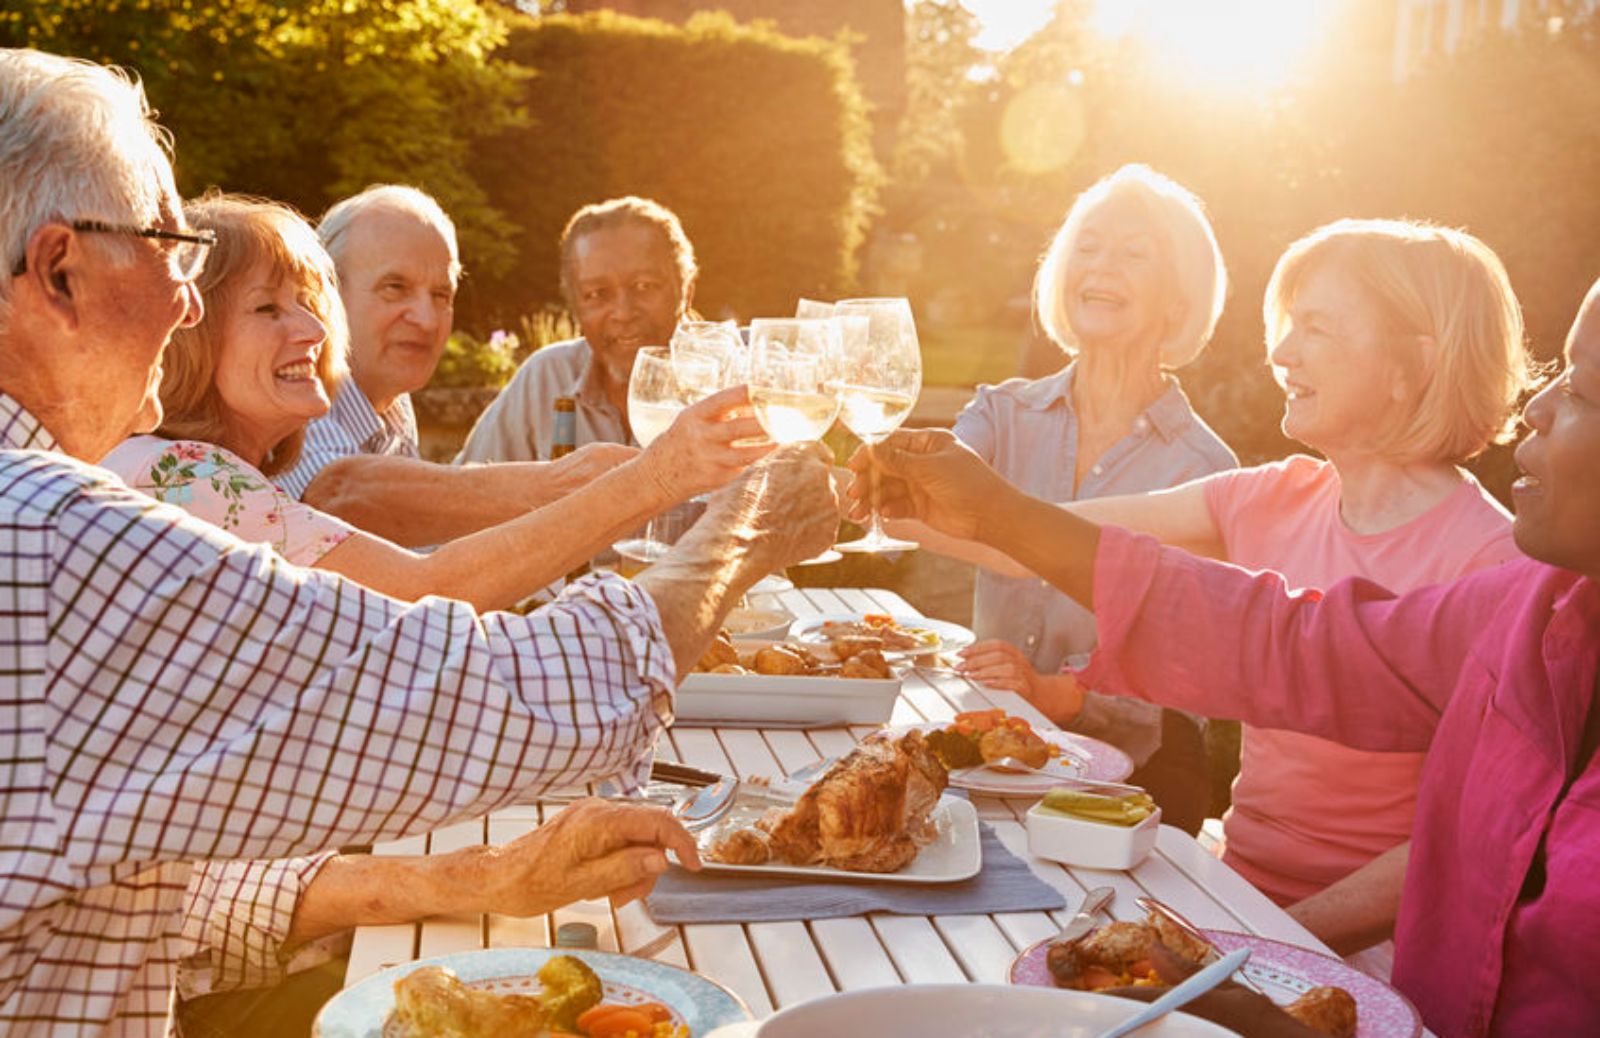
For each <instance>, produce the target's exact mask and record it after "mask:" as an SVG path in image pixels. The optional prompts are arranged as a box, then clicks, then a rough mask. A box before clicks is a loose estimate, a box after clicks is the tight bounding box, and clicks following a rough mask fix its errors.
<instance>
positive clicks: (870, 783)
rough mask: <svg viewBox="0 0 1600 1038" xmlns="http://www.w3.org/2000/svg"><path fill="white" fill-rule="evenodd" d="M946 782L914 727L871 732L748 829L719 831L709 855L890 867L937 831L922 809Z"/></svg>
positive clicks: (733, 860)
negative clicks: (897, 732)
mask: <svg viewBox="0 0 1600 1038" xmlns="http://www.w3.org/2000/svg"><path fill="white" fill-rule="evenodd" d="M947 784H948V778H947V776H946V773H945V768H944V765H943V764H941V763H939V758H938V757H936V756H934V754H933V751H932V750H931V749H929V747H928V743H927V740H926V739H924V738H923V736H922V733H920V732H915V731H913V732H907V733H906V734H904V735H901V736H899V737H897V738H891V737H888V736H872V737H869V738H868V739H866V740H865V741H863V742H862V743H861V744H860V745H859V746H857V747H856V748H855V749H854V750H852V751H851V752H850V754H849V756H847V757H845V758H843V759H842V760H840V761H839V762H838V763H836V764H835V765H833V767H831V768H829V769H828V770H827V771H826V772H824V773H823V774H822V777H821V778H819V779H817V781H816V782H814V783H812V784H811V786H810V788H808V789H807V790H806V791H805V792H804V793H803V794H801V796H800V799H799V800H798V801H797V802H796V803H795V804H794V805H793V806H792V807H779V808H773V809H771V810H769V811H768V812H767V813H766V814H765V815H763V816H762V817H761V818H760V819H758V820H757V821H756V823H755V827H754V829H751V828H748V827H746V828H740V829H734V830H732V831H730V832H726V833H723V834H722V835H720V836H719V837H718V838H717V839H716V840H714V841H713V842H712V844H711V846H710V848H709V853H710V856H711V857H712V858H713V859H714V860H716V861H721V862H726V863H728V864H732V865H760V864H765V863H766V862H769V861H781V862H786V863H788V864H791V865H825V866H829V867H831V868H836V869H849V870H851V871H854V872H894V871H895V870H897V869H900V868H903V867H904V866H906V865H908V864H910V862H911V860H912V859H913V858H915V857H916V856H917V851H918V850H919V849H920V848H921V847H922V846H923V845H925V844H927V843H928V842H930V841H931V840H932V839H933V838H934V837H935V836H936V835H937V830H936V828H935V826H934V824H933V822H932V820H931V819H930V815H931V814H932V813H933V809H934V806H935V805H937V804H938V802H939V795H940V794H941V793H943V792H944V788H945V786H946V785H947Z"/></svg>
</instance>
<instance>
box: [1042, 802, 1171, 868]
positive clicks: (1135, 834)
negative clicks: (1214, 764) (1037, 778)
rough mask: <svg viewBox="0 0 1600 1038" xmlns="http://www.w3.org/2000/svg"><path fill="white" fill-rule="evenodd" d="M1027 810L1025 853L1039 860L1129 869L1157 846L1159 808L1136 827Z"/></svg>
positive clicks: (1086, 866) (1050, 812) (1051, 812)
mask: <svg viewBox="0 0 1600 1038" xmlns="http://www.w3.org/2000/svg"><path fill="white" fill-rule="evenodd" d="M1043 803H1044V802H1043V801H1040V802H1039V803H1037V804H1034V805H1033V806H1032V807H1030V808H1028V850H1030V851H1032V852H1033V854H1034V855H1036V856H1037V857H1040V858H1049V859H1050V860H1051V861H1059V862H1065V863H1066V864H1068V865H1079V866H1082V867H1083V868H1090V869H1131V868H1133V867H1134V866H1135V865H1137V864H1139V863H1140V862H1141V861H1143V860H1144V856H1145V855H1147V854H1149V853H1150V848H1152V847H1154V846H1155V845H1156V830H1157V828H1158V827H1159V826H1160V825H1161V809H1160V808H1159V807H1158V808H1156V809H1155V811H1154V813H1152V814H1151V815H1150V817H1149V818H1146V819H1145V820H1144V821H1142V822H1140V823H1139V824H1138V825H1110V824H1107V823H1105V822H1092V821H1090V820H1088V819H1087V818H1073V817H1071V816H1070V815H1063V814H1057V813H1056V812H1054V811H1046V810H1044V809H1043Z"/></svg>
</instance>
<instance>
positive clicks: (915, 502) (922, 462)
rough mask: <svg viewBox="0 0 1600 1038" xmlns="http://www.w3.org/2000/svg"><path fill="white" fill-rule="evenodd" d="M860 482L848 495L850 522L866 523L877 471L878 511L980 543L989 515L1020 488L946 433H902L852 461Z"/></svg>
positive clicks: (925, 430) (911, 431) (853, 457)
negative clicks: (853, 520) (859, 521)
mask: <svg viewBox="0 0 1600 1038" xmlns="http://www.w3.org/2000/svg"><path fill="white" fill-rule="evenodd" d="M850 468H851V470H852V471H854V472H855V474H856V478H855V480H854V482H852V483H851V485H850V489H849V491H848V495H849V497H850V500H851V505H850V511H849V516H850V518H851V519H856V518H865V516H866V513H867V502H868V500H869V495H870V493H871V478H872V475H873V470H874V469H875V470H876V473H877V477H878V493H879V499H878V501H879V511H880V512H881V513H882V514H883V515H884V516H886V517H889V518H892V519H920V520H922V521H923V522H925V523H927V524H928V525H929V526H932V527H933V528H934V529H936V530H938V531H940V532H941V533H946V534H949V535H950V536H952V537H960V538H963V539H966V540H973V539H976V537H977V535H978V531H979V528H980V527H981V525H982V522H983V519H984V517H985V515H986V514H992V513H993V511H994V509H995V508H996V506H997V504H998V503H999V502H1001V501H1002V500H1004V498H1005V497H1006V496H1008V495H1012V494H1015V493H1016V490H1015V488H1013V487H1012V486H1011V484H1009V483H1007V482H1006V481H1005V480H1004V479H1003V478H1001V477H1000V475H999V474H998V473H996V472H995V471H994V470H993V469H991V468H990V467H989V466H988V465H987V464H985V463H984V461H983V459H982V458H980V457H978V456H977V455H976V454H974V453H973V451H972V449H971V448H969V447H968V446H967V445H966V444H964V443H962V442H961V441H960V440H958V439H956V438H955V436H954V435H952V434H951V433H950V432H948V431H946V430H944V429H912V430H901V431H900V432H896V433H894V434H892V435H891V436H890V437H889V438H888V439H886V440H884V441H883V442H882V443H880V444H878V445H876V446H874V447H871V448H867V447H863V448H861V449H860V450H858V451H856V453H855V454H854V455H853V456H852V457H851V458H850Z"/></svg>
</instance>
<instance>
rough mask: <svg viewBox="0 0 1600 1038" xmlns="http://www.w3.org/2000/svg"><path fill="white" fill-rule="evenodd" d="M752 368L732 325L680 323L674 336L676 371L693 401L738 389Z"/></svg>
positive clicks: (699, 322)
mask: <svg viewBox="0 0 1600 1038" xmlns="http://www.w3.org/2000/svg"><path fill="white" fill-rule="evenodd" d="M749 366H750V363H749V351H748V350H746V349H745V345H744V340H743V339H742V338H740V337H739V326H738V325H737V324H735V323H734V322H732V321H680V322H678V327H677V329H676V330H674V331H673V333H672V368H673V372H674V374H676V375H677V377H678V385H679V387H680V388H681V389H682V390H683V394H684V397H685V399H687V400H689V401H694V400H700V399H702V398H704V397H708V396H710V395H711V394H712V393H715V392H716V391H717V390H719V389H726V388H728V387H729V386H737V385H738V384H740V383H741V382H743V381H744V379H745V373H746V372H747V371H748V370H749Z"/></svg>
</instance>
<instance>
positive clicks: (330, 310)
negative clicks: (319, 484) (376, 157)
mask: <svg viewBox="0 0 1600 1038" xmlns="http://www.w3.org/2000/svg"><path fill="white" fill-rule="evenodd" d="M186 214H187V216H188V219H189V221H190V222H191V223H192V224H194V226H196V227H200V228H204V229H207V230H211V231H214V232H216V235H217V244H216V245H215V246H214V247H213V249H212V250H211V256H210V258H209V261H208V262H207V264H206V269H205V271H204V272H203V273H202V275H201V277H200V279H199V289H200V294H201V297H202V299H203V300H204V301H205V306H206V313H205V317H204V318H203V319H202V320H201V321H200V323H199V324H197V325H195V326H194V327H192V328H186V329H180V330H179V331H178V332H177V333H176V334H175V335H174V336H173V341H172V345H171V346H170V347H168V349H167V352H166V356H165V360H164V369H165V370H164V374H163V376H162V382H161V399H162V404H163V407H164V410H165V412H166V417H165V419H164V421H163V423H162V426H161V428H160V430H159V431H158V433H157V435H154V436H138V437H134V438H133V439H131V440H128V441H126V442H124V443H123V444H121V445H120V446H119V447H118V448H116V449H115V450H114V451H112V453H111V454H110V455H109V456H108V457H107V458H106V459H105V461H104V462H103V464H104V465H105V467H107V468H109V469H111V470H113V471H115V472H117V473H118V474H119V475H121V476H122V477H123V479H124V480H125V481H126V482H127V483H128V485H129V486H132V487H134V488H135V489H139V490H143V491H145V492H147V493H149V494H151V495H152V496H154V497H157V498H159V499H160V500H163V501H166V502H168V503H171V504H176V505H180V506H182V507H184V508H186V509H188V510H189V511H191V512H193V513H195V514H196V515H198V516H200V517H201V518H204V519H207V520H209V521H211V522H213V523H215V524H216V525H218V526H221V527H223V528H224V529H226V530H229V531H230V532H232V533H234V534H235V535H237V536H239V537H241V538H243V539H245V540H252V541H260V542H263V543H269V544H271V545H272V546H273V547H275V548H276V549H277V550H278V552H279V553H280V554H282V555H283V556H284V557H285V558H287V559H289V560H290V561H291V562H294V563H296V564H298V565H303V566H315V567H317V568H319V569H327V570H332V571H334V572H337V573H342V574H344V575H345V576H347V577H350V578H352V579H354V580H357V581H359V582H361V583H363V584H365V585H367V586H368V587H371V588H374V589H376V590H378V591H382V592H384V593H385V594H388V595H392V596H394V597H396V598H403V599H411V600H414V599H417V598H421V597H422V596H424V595H443V596H446V597H450V598H458V599H462V600H465V601H468V602H470V603H472V604H473V605H474V606H475V607H477V608H478V609H500V608H506V607H509V606H511V605H514V604H515V603H517V602H518V601H520V600H522V599H523V598H525V597H527V596H528V595H529V594H531V593H533V592H534V591H536V590H538V589H539V588H541V587H543V586H545V585H546V584H548V583H550V582H551V581H552V580H554V579H556V578H558V577H560V576H561V575H562V574H563V573H567V572H570V571H571V570H572V569H573V568H574V567H576V566H577V565H578V564H579V563H580V562H583V561H585V560H587V559H589V558H590V557H592V556H593V555H594V554H595V553H596V552H598V551H600V550H602V549H604V548H605V547H606V546H608V545H609V544H611V542H612V541H614V540H615V539H617V538H618V537H620V536H623V535H625V534H626V533H627V532H628V531H630V530H634V529H637V528H638V527H639V526H640V525H641V524H642V523H643V522H644V521H645V520H646V519H648V518H649V517H650V516H651V515H653V514H655V513H656V512H659V511H661V510H663V509H665V508H667V507H670V506H671V505H673V504H676V503H677V502H679V501H681V500H683V499H684V498H686V497H689V496H691V495H693V494H696V493H700V492H701V491H705V490H709V489H712V488H714V487H717V486H720V485H721V484H722V483H724V482H726V481H727V480H728V479H729V478H731V477H732V476H733V475H734V474H735V473H737V472H738V471H739V470H741V469H742V468H744V467H745V465H747V464H749V463H750V462H751V461H754V460H755V459H756V458H758V457H760V456H761V455H762V454H764V453H766V451H767V450H768V449H770V447H769V446H765V445H741V446H734V445H733V444H734V441H735V440H741V439H742V440H756V441H759V440H760V438H761V430H760V426H759V425H758V424H757V423H756V421H755V419H754V418H751V417H742V418H734V417H732V416H731V415H730V413H729V412H730V411H731V410H732V409H733V408H734V407H736V406H738V405H739V404H742V403H744V399H743V395H742V394H743V390H730V391H727V392H724V393H721V394H718V395H716V396H714V397H711V398H709V399H707V400H705V401H702V402H701V403H699V404H697V405H695V406H694V407H691V408H689V409H687V410H686V411H685V412H684V414H683V416H682V417H681V418H680V419H679V421H678V422H677V423H676V424H675V425H674V426H673V427H672V429H671V430H669V431H668V432H667V433H666V434H665V435H663V436H662V437H661V438H660V439H659V440H658V441H657V442H656V443H655V444H652V445H651V448H650V450H647V451H645V452H643V453H642V454H640V455H639V456H637V457H635V458H633V459H631V460H629V461H628V462H626V463H624V464H622V465H620V466H618V467H617V468H615V469H613V470H612V471H610V472H608V473H606V474H605V475H603V476H601V477H599V478H598V479H596V480H594V481H593V482H592V483H590V484H589V485H587V486H585V487H583V488H582V489H580V490H578V491H576V492H575V493H573V494H571V495H569V496H567V497H566V498H563V499H561V500H559V501H557V502H555V503H553V504H551V505H547V506H545V507H543V508H540V509H538V510H536V511H533V512H530V513H528V514H527V515H525V516H522V517H521V518H518V519H515V520H513V521H511V522H507V523H504V524H502V525H500V526H496V527H492V528H490V529H488V530H485V531H483V532H481V533H476V534H472V535H470V536H467V537H462V538H459V539H457V540H454V541H451V542H449V543H447V544H444V545H442V546H441V547H440V548H438V549H437V550H436V551H433V552H431V553H428V554H421V553H418V552H413V551H410V550H408V549H405V548H401V547H398V546H396V545H394V544H392V543H390V542H389V541H386V540H384V539H382V538H380V537H376V536H373V535H371V534H368V533H365V532H363V531H361V530H359V529H357V528H355V527H353V526H351V525H350V524H348V523H346V522H345V521H343V520H341V519H338V518H335V517H334V516H331V515H328V514H326V513H323V512H319V511H317V510H316V509H314V508H312V507H310V506H308V505H305V504H302V503H301V502H298V501H296V500H294V499H293V498H292V497H290V496H289V495H288V494H286V493H284V492H283V491H281V490H280V489H279V488H278V487H277V486H275V485H274V483H273V480H272V477H274V476H276V475H278V474H281V473H283V472H285V471H287V470H288V469H289V468H291V467H292V466H293V465H294V462H295V460H296V458H297V457H298V455H299V451H300V446H301V443H302V442H303V439H304V435H305V427H306V425H307V423H308V422H310V421H311V420H313V419H315V418H318V417H320V416H321V415H323V414H325V413H327V411H328V407H329V398H330V395H331V392H332V390H333V388H334V387H335V386H336V384H337V382H338V380H339V379H340V378H341V377H342V376H343V374H344V354H345V338H346V333H345V321H344V314H343V310H342V308H341V306H340V302H339V293H338V290H337V288H336V286H335V280H334V273H333V265H332V262H331V261H330V260H329V258H328V255H327V253H326V252H325V251H324V250H323V247H322V245H321V243H320V242H319V241H318V239H317V236H316V233H315V232H314V231H313V230H312V229H311V227H310V226H309V225H308V224H307V223H306V222H305V221H304V220H303V219H301V218H300V216H299V215H298V214H296V213H294V212H293V211H292V210H290V209H288V208H286V207H284V206H281V205H277V204H275V203H271V202H264V201H257V200H253V199H246V198H240V197H229V196H212V197H208V198H205V199H202V200H200V201H198V202H195V203H191V204H190V205H189V206H187V207H186Z"/></svg>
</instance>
